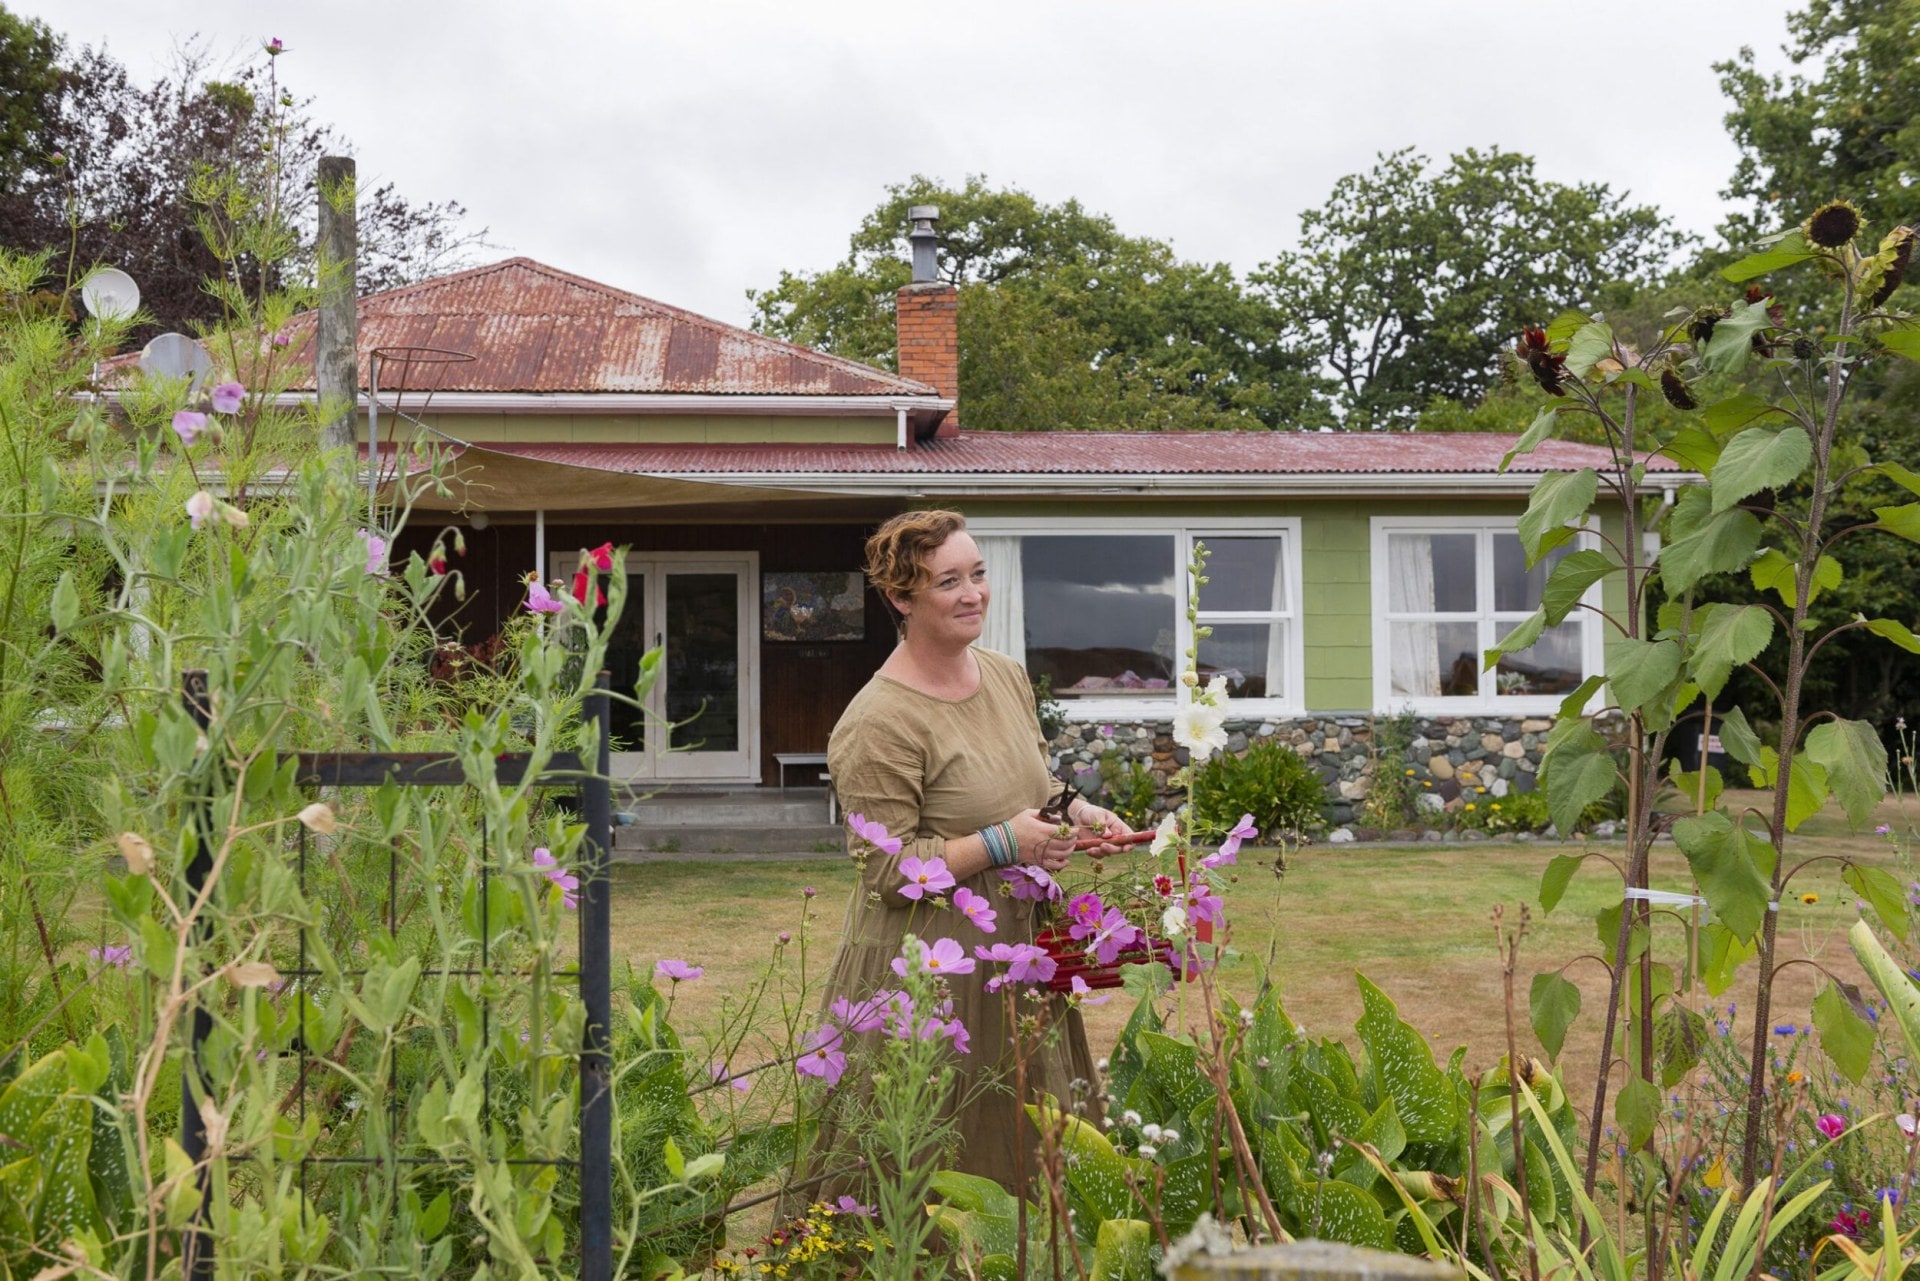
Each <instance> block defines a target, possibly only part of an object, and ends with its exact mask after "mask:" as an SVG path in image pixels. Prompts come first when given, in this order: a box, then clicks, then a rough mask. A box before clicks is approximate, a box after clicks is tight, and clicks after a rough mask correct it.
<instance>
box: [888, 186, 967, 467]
mask: <svg viewBox="0 0 1920 1281" xmlns="http://www.w3.org/2000/svg"><path fill="white" fill-rule="evenodd" d="M907 217H908V218H909V219H911V220H912V222H913V230H912V231H911V232H909V233H908V235H907V240H908V241H909V243H911V244H912V245H913V283H912V284H910V285H908V286H906V287H905V288H904V289H902V290H901V291H900V292H899V294H898V295H897V296H896V298H895V300H894V323H895V325H896V330H895V334H896V338H895V341H896V342H897V343H898V354H899V365H900V376H901V377H902V378H911V379H913V380H914V381H915V382H923V383H931V384H932V385H933V387H934V389H935V390H936V391H938V392H939V393H940V394H941V395H942V396H944V397H946V398H947V399H949V400H954V401H957V400H958V399H959V398H960V326H959V319H960V292H959V291H958V290H957V289H955V288H954V287H953V286H952V285H950V284H947V283H946V282H945V281H943V280H941V279H940V278H939V272H938V270H937V263H938V256H939V251H938V243H939V241H938V237H937V236H936V234H935V232H934V229H933V227H934V224H935V223H937V222H938V221H940V208H939V206H937V205H915V206H913V207H912V208H911V209H909V210H908V211H907ZM959 433H960V411H959V409H957V408H956V409H954V410H952V411H950V412H949V413H948V414H947V415H946V417H944V418H942V419H941V420H940V425H939V427H938V428H937V429H936V430H935V431H934V435H936V436H957V435H959Z"/></svg>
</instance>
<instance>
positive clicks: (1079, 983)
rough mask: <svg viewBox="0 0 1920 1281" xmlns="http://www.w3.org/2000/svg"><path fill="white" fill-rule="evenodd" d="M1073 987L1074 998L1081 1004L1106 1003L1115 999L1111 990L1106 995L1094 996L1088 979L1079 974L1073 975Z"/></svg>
mask: <svg viewBox="0 0 1920 1281" xmlns="http://www.w3.org/2000/svg"><path fill="white" fill-rule="evenodd" d="M1072 987H1073V999H1074V1000H1075V1001H1077V1002H1078V1003H1079V1004H1081V1005H1105V1004H1106V1003H1107V1002H1108V1001H1111V1000H1112V999H1113V993H1111V992H1108V993H1107V994H1106V995H1105V996H1094V995H1093V989H1092V988H1090V987H1088V986H1087V981H1086V980H1085V979H1083V978H1081V977H1080V976H1079V975H1078V974H1076V975H1074V976H1073V983H1072Z"/></svg>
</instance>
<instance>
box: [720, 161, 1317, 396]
mask: <svg viewBox="0 0 1920 1281" xmlns="http://www.w3.org/2000/svg"><path fill="white" fill-rule="evenodd" d="M917 204H935V205H938V206H940V212H941V220H940V229H939V230H940V270H941V273H942V275H943V277H944V278H945V279H946V280H947V281H949V282H950V283H952V284H954V285H956V286H957V287H958V288H959V291H960V317H959V331H960V332H959V337H960V399H961V403H962V405H963V406H964V408H963V410H962V417H963V419H964V421H965V422H966V423H967V425H968V426H969V427H971V428H975V429H989V430H991V429H1010V428H1028V429H1082V430H1142V429H1147V430H1153V429H1166V428H1174V427H1185V428H1232V427H1252V428H1260V427H1267V428H1276V427H1292V426H1301V425H1306V424H1307V423H1310V422H1316V421H1319V416H1318V406H1317V404H1316V401H1315V399H1314V395H1313V387H1314V383H1315V381H1316V379H1315V375H1314V374H1313V373H1312V365H1313V359H1312V357H1311V356H1310V355H1309V354H1308V353H1305V352H1303V351H1300V350H1298V349H1296V348H1295V346H1294V345H1292V344H1291V343H1290V342H1289V341H1288V337H1287V334H1286V332H1285V329H1284V326H1283V324H1282V320H1281V317H1280V316H1279V315H1278V314H1277V313H1275V312H1274V311H1273V310H1272V309H1271V308H1270V307H1269V306H1267V305H1266V304H1265V303H1264V302H1263V301H1262V300H1261V299H1259V298H1258V297H1256V296H1254V295H1252V294H1251V293H1249V292H1248V290H1247V289H1246V288H1245V287H1244V286H1243V285H1242V283H1241V282H1240V280H1239V279H1238V278H1237V277H1236V276H1235V275H1234V273H1233V271H1232V270H1231V269H1230V268H1229V267H1227V266H1226V265H1224V264H1211V265H1208V264H1199V263H1192V262H1187V261H1184V260H1182V259H1181V258H1180V257H1179V256H1178V255H1177V254H1175V253H1174V251H1173V249H1172V247H1171V246H1169V245H1167V244H1166V243H1165V242H1163V241H1158V240H1152V239H1146V238H1140V237H1133V236H1128V235H1125V234H1123V233H1122V232H1120V231H1119V230H1118V229H1117V228H1116V227H1115V226H1114V224H1113V222H1112V220H1111V219H1109V218H1107V217H1105V216H1104V215H1101V214H1095V213H1091V212H1089V211H1087V210H1086V209H1085V208H1083V207H1082V206H1081V205H1080V204H1079V203H1078V202H1077V201H1073V200H1068V201H1065V202H1063V203H1061V204H1058V205H1047V204H1043V203H1041V202H1040V201H1037V200H1035V199H1034V198H1033V197H1032V196H1030V195H1028V194H1027V193H1026V192H1023V191H1020V190H1017V189H1006V190H999V189H995V188H992V187H990V186H988V184H987V180H986V179H985V178H983V177H978V176H975V177H970V178H968V180H967V182H966V185H965V186H964V187H962V188H959V189H953V188H949V187H945V186H942V185H941V184H939V183H938V182H936V181H934V180H931V179H928V178H924V177H915V178H914V179H912V180H911V181H910V182H907V183H903V184H899V185H896V186H893V187H890V188H888V197H887V200H886V201H885V202H883V203H882V204H881V205H880V206H879V207H878V208H877V209H875V210H874V211H873V212H872V213H871V214H869V215H867V217H866V218H865V219H863V220H862V222H861V224H860V227H859V229H858V230H856V231H855V232H854V235H853V238H852V242H851V245H850V248H849V252H848V255H847V257H846V258H845V259H844V260H842V261H841V262H840V263H838V264H837V265H835V266H833V267H830V268H828V269H827V270H825V271H821V272H817V273H797V272H782V273H781V275H780V280H779V282H778V283H777V284H776V285H774V286H773V287H772V288H771V289H766V290H756V291H750V292H749V294H748V298H749V300H750V301H751V302H752V304H753V306H754V313H755V314H754V321H753V323H754V327H755V328H757V329H760V330H762V331H763V332H766V333H771V334H775V335H778V336H779V337H782V338H786V339H788V340H790V341H793V342H797V343H801V344H803V345H806V346H809V347H817V348H821V349H823V350H826V351H831V352H834V353H836V354H838V355H842V356H847V357H850V358H852V359H855V360H861V361H866V362H868V363H870V364H878V365H883V366H892V365H893V363H894V360H893V357H894V327H893V300H894V294H895V293H896V292H897V291H898V290H899V289H900V287H901V286H903V285H905V284H906V283H907V282H908V279H909V275H910V273H909V269H908V266H907V263H908V257H909V255H908V250H909V246H908V244H907V240H906V234H907V231H908V226H909V224H908V222H907V209H908V207H909V206H911V205H917Z"/></svg>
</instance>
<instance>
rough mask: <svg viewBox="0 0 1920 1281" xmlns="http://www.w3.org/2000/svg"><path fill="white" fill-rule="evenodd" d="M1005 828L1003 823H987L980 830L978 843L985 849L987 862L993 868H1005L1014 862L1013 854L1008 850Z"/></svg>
mask: <svg viewBox="0 0 1920 1281" xmlns="http://www.w3.org/2000/svg"><path fill="white" fill-rule="evenodd" d="M1006 827H1007V825H1006V824H1004V823H989V824H987V825H986V826H985V827H983V828H981V829H980V843H981V844H982V845H985V846H986V847H987V862H988V863H989V864H990V865H992V866H994V867H1007V866H1009V865H1011V864H1012V863H1013V861H1014V856H1013V852H1012V851H1011V850H1009V849H1008V842H1007V832H1006V831H1005V830H1003V829H1005V828H1006Z"/></svg>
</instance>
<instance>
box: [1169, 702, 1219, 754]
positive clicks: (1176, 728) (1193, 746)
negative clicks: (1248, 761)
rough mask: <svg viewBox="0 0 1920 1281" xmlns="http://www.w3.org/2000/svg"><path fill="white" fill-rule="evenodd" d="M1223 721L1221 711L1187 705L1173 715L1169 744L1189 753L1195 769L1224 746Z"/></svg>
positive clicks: (1194, 704) (1211, 707) (1207, 705)
mask: <svg viewBox="0 0 1920 1281" xmlns="http://www.w3.org/2000/svg"><path fill="white" fill-rule="evenodd" d="M1226 719H1227V711H1226V709H1225V708H1224V707H1213V706H1211V705H1209V704H1206V703H1201V702H1192V703H1188V704H1187V705H1186V706H1185V707H1182V708H1181V709H1180V710H1179V711H1177V712H1175V713H1174V714H1173V741H1174V742H1176V743H1178V744H1180V746H1182V747H1184V748H1186V749H1187V751H1189V752H1191V753H1192V754H1193V763H1194V764H1195V765H1198V764H1200V763H1201V762H1202V761H1204V760H1206V759H1207V758H1208V757H1209V756H1212V755H1213V754H1214V753H1215V752H1217V751H1219V750H1220V749H1221V748H1223V747H1225V746H1226V745H1227V731H1226V729H1225V728H1224V726H1225V723H1226Z"/></svg>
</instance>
